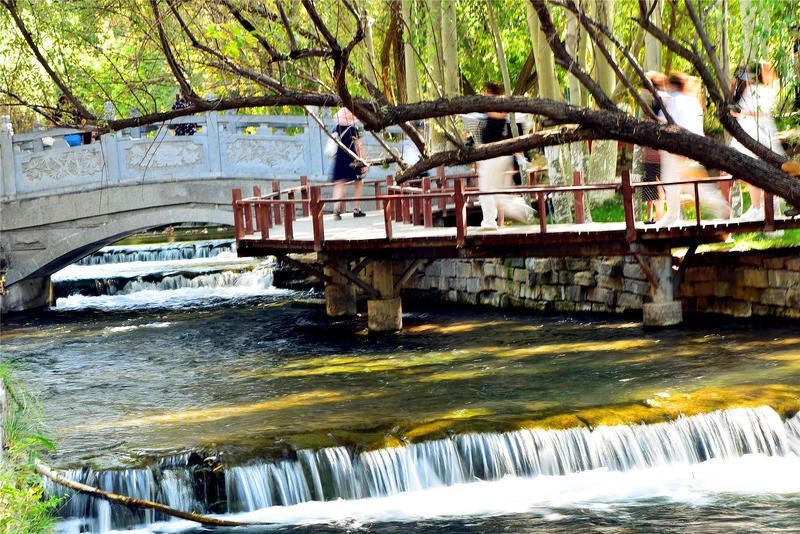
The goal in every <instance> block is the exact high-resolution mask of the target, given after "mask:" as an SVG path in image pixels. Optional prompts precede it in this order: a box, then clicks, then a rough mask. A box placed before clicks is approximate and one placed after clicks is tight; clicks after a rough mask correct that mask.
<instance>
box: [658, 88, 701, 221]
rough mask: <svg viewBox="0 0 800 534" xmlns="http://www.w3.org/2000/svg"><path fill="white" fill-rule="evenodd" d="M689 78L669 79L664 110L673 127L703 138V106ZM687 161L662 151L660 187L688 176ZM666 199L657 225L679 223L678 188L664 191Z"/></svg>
mask: <svg viewBox="0 0 800 534" xmlns="http://www.w3.org/2000/svg"><path fill="white" fill-rule="evenodd" d="M694 85H695V84H694V82H693V81H692V80H691V77H690V76H688V75H686V74H682V73H673V74H672V75H670V77H669V82H668V88H669V100H667V102H666V104H665V106H666V110H667V112H668V113H669V115H670V116H671V117H672V119H673V120H674V121H675V124H676V125H678V126H680V127H682V128H685V129H686V130H688V131H690V132H692V133H694V134H697V135H704V132H703V105H702V103H701V102H700V100H699V99H698V98H697V96H696V95H697V90H696V88H695V87H693V86H694ZM689 162H690V160H688V159H687V158H684V157H683V156H679V155H677V154H670V153H669V152H666V151H663V150H662V151H661V181H662V182H663V183H669V182H679V181H681V180H682V179H684V178H685V177H686V176H688V175H689V174H690V170H689V169H688V166H689ZM664 189H665V193H666V195H665V196H666V199H667V213H666V215H665V216H664V218H663V219H661V221H659V224H660V225H662V226H663V225H667V224H671V223H675V222H678V221H679V220H680V219H681V197H680V195H681V188H680V186H672V187H665V188H664Z"/></svg>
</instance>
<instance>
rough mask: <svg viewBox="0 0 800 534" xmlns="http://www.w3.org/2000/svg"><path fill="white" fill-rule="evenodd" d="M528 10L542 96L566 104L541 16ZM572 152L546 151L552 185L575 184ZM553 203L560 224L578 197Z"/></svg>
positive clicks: (563, 149)
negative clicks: (543, 29) (540, 20)
mask: <svg viewBox="0 0 800 534" xmlns="http://www.w3.org/2000/svg"><path fill="white" fill-rule="evenodd" d="M525 8H526V13H527V22H528V31H529V32H530V34H531V43H532V44H533V55H534V58H535V60H536V72H537V74H538V82H539V96H541V97H542V98H547V99H550V100H555V101H557V102H562V101H563V100H564V97H563V94H562V93H561V88H560V87H559V85H558V78H556V68H555V59H554V58H553V51H552V50H551V49H550V45H549V44H548V43H547V38H546V37H545V35H544V32H542V30H541V26H540V23H539V17H538V16H537V15H536V11H535V10H534V8H533V6H532V5H531V4H530V2H526V4H525ZM568 151H569V146H568V145H561V146H559V147H552V148H546V149H545V151H544V156H545V159H546V160H547V176H548V179H549V181H550V184H551V185H569V184H572V170H571V168H570V167H569V165H570V163H571V158H570V156H569V152H568ZM565 167H566V168H565ZM552 201H553V211H554V213H553V217H554V219H555V220H556V222H570V221H572V205H573V203H574V197H573V196H572V195H571V194H563V193H561V194H554V195H552Z"/></svg>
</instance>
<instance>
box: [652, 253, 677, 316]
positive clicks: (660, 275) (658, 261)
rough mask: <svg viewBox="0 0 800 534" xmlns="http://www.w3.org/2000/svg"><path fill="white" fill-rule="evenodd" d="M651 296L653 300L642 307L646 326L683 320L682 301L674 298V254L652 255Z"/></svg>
mask: <svg viewBox="0 0 800 534" xmlns="http://www.w3.org/2000/svg"><path fill="white" fill-rule="evenodd" d="M649 274H650V275H652V278H651V280H650V296H651V297H652V299H653V301H652V302H648V303H646V304H645V305H644V306H643V307H642V312H643V313H642V322H643V323H644V326H646V327H661V326H674V325H678V324H681V322H683V309H682V307H681V303H680V301H678V300H674V298H673V286H672V256H671V255H659V256H650V273H649Z"/></svg>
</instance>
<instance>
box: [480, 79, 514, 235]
mask: <svg viewBox="0 0 800 534" xmlns="http://www.w3.org/2000/svg"><path fill="white" fill-rule="evenodd" d="M484 94H487V95H492V96H499V95H500V94H501V91H500V85H499V84H498V83H497V82H488V83H487V84H486V87H485V88H484ZM486 115H487V117H486V119H485V120H484V122H483V125H482V127H481V131H480V137H481V138H480V140H479V141H480V143H482V144H486V143H494V142H496V141H502V140H504V139H509V138H510V137H511V130H510V127H509V124H508V121H507V120H506V113H503V112H497V111H490V112H488V113H487V114H486ZM513 164H514V158H513V157H512V156H500V157H497V158H492V159H487V160H482V161H479V162H478V164H477V167H478V190H479V191H490V190H496V189H503V188H505V187H508V185H510V180H511V174H510V173H511V172H512V165H513ZM478 200H479V202H480V205H481V212H483V220H482V221H481V228H484V229H487V230H497V227H498V222H499V225H500V226H502V225H503V222H504V214H503V208H502V204H501V203H498V202H497V200H498V199H497V197H496V195H481V196H479V197H478Z"/></svg>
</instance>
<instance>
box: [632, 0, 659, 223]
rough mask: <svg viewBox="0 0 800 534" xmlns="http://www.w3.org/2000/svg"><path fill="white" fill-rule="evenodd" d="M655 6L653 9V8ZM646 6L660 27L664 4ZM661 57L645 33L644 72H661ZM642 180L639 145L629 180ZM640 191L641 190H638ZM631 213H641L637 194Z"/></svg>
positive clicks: (654, 0)
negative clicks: (650, 9)
mask: <svg viewBox="0 0 800 534" xmlns="http://www.w3.org/2000/svg"><path fill="white" fill-rule="evenodd" d="M653 5H655V7H653ZM646 6H647V7H648V8H652V9H653V10H652V12H651V14H650V21H651V22H652V23H653V24H654V25H655V26H656V27H658V28H661V27H662V20H661V19H662V15H663V12H664V3H663V2H662V0H647V3H646ZM662 61H663V56H662V54H661V41H659V40H658V39H656V38H655V37H653V36H652V35H651V34H650V33H648V32H645V35H644V58H643V60H642V68H643V69H644V70H645V71H651V70H654V71H659V72H660V71H661V68H662ZM637 116H639V117H642V116H643V112H642V110H641V109H640V110H639V112H638V113H637ZM643 179H644V163H643V162H642V147H641V145H634V146H633V160H632V163H631V180H632V181H633V182H641V181H642V180H643ZM640 191H641V190H640ZM633 207H634V209H633V212H634V213H635V214H636V215H637V217H638V216H639V214H640V213H642V211H641V209H642V200H641V195H640V194H637V195H634V197H633Z"/></svg>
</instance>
